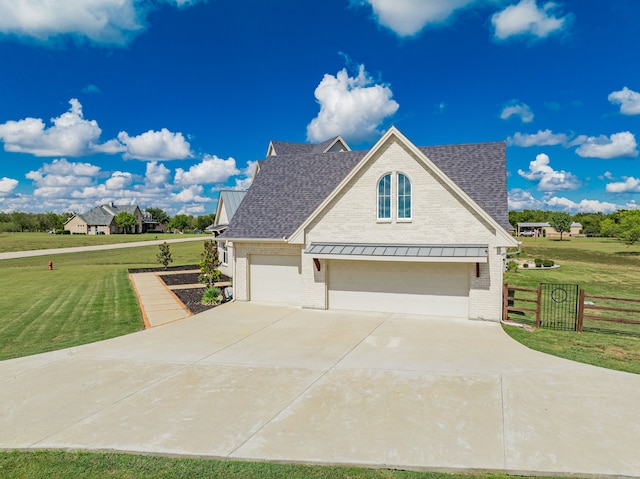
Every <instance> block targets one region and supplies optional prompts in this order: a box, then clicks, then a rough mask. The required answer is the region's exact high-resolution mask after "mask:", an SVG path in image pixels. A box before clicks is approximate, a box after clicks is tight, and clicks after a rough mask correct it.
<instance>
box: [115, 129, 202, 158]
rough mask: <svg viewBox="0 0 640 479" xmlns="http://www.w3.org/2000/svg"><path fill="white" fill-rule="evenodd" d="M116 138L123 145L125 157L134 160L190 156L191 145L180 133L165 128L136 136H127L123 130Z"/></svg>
mask: <svg viewBox="0 0 640 479" xmlns="http://www.w3.org/2000/svg"><path fill="white" fill-rule="evenodd" d="M118 140H120V142H121V143H122V144H123V145H125V147H126V151H125V154H124V155H123V157H124V158H125V159H136V160H150V161H155V160H183V159H185V158H189V157H191V156H192V154H191V145H189V142H187V141H186V140H185V139H184V136H183V135H182V133H172V132H170V131H169V130H167V129H166V128H163V129H162V130H160V131H153V130H149V131H147V132H146V133H142V134H140V135H138V136H129V134H128V133H127V132H125V131H121V132H120V133H118Z"/></svg>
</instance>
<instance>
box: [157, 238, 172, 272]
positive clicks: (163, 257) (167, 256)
mask: <svg viewBox="0 0 640 479" xmlns="http://www.w3.org/2000/svg"><path fill="white" fill-rule="evenodd" d="M158 248H159V249H160V252H159V253H158V254H157V255H156V259H157V260H158V263H160V264H161V265H162V266H164V269H167V267H168V266H169V263H172V262H173V259H172V258H171V250H170V249H169V245H168V244H167V242H166V241H165V242H164V243H162V244H159V245H158Z"/></svg>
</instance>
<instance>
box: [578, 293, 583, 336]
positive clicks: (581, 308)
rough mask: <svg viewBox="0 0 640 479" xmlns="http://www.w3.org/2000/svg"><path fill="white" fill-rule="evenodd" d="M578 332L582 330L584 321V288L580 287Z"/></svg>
mask: <svg viewBox="0 0 640 479" xmlns="http://www.w3.org/2000/svg"><path fill="white" fill-rule="evenodd" d="M578 301H579V302H578V332H579V333H581V332H582V323H583V321H584V289H582V288H580V294H579V295H578Z"/></svg>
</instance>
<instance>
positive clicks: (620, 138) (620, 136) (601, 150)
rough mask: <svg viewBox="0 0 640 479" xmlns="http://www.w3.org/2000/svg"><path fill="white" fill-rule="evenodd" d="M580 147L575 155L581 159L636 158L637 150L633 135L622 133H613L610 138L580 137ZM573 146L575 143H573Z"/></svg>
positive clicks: (603, 136)
mask: <svg viewBox="0 0 640 479" xmlns="http://www.w3.org/2000/svg"><path fill="white" fill-rule="evenodd" d="M579 142H580V143H581V144H580V146H579V147H578V148H577V149H576V154H577V155H578V156H581V157H583V158H603V159H611V158H636V157H637V156H638V149H637V146H638V145H637V143H636V138H635V136H634V135H633V133H630V132H628V131H623V132H620V133H614V134H613V135H611V136H610V137H606V136H605V135H600V136H598V137H595V136H590V137H584V136H582V137H580V139H579ZM573 143H574V144H575V143H576V141H574V142H573Z"/></svg>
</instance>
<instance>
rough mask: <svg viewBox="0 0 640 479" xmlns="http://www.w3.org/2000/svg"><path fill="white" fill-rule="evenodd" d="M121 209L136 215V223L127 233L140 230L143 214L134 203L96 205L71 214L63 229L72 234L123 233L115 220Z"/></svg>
mask: <svg viewBox="0 0 640 479" xmlns="http://www.w3.org/2000/svg"><path fill="white" fill-rule="evenodd" d="M121 211H126V212H128V213H131V214H132V215H133V216H135V217H136V224H135V226H134V227H133V228H131V229H130V230H129V231H127V233H140V232H142V221H143V214H142V211H140V208H139V207H137V206H136V205H114V204H113V203H111V204H108V205H101V206H96V207H95V208H93V209H91V210H89V211H87V212H86V213H82V214H76V215H73V216H72V217H71V218H69V219H68V220H67V222H66V223H65V224H64V229H66V230H69V231H70V232H71V233H72V234H78V233H80V234H87V235H96V234H104V235H109V234H120V233H124V231H123V230H122V228H120V227H119V226H118V225H117V224H116V221H115V218H116V216H118V213H120V212H121Z"/></svg>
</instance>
